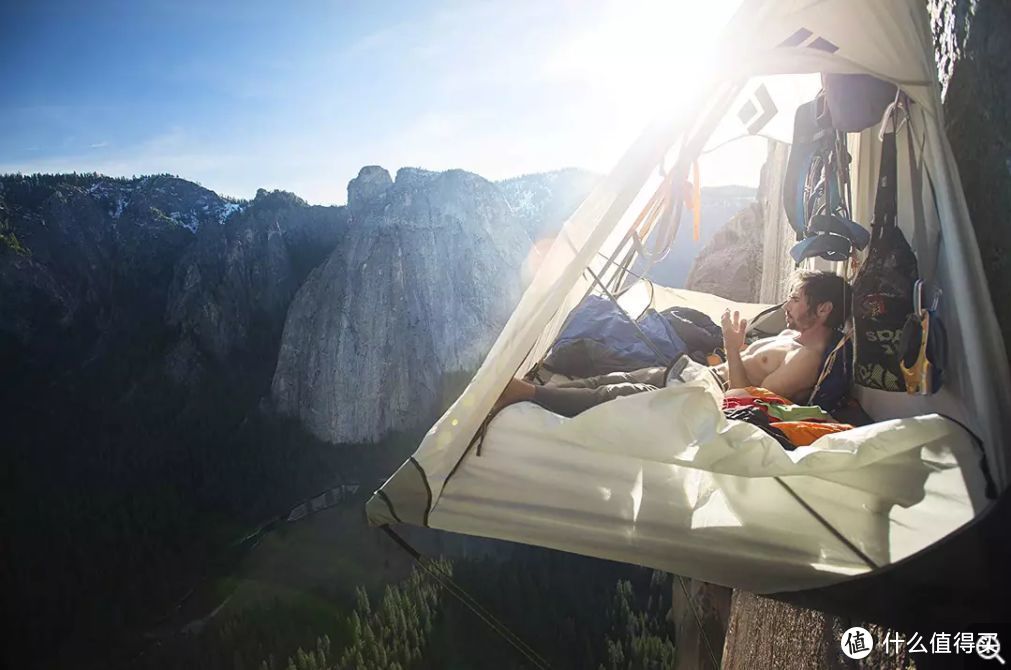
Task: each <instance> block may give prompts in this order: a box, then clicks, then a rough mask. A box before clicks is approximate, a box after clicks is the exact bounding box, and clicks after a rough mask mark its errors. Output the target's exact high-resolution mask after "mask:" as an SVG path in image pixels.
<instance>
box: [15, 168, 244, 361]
mask: <svg viewBox="0 0 1011 670" xmlns="http://www.w3.org/2000/svg"><path fill="white" fill-rule="evenodd" d="M0 200H2V201H3V207H2V213H0V216H2V217H3V219H4V221H3V224H2V225H0V228H3V229H6V230H7V233H6V235H5V237H4V239H5V240H6V243H5V244H3V245H2V246H0V294H2V295H3V296H4V299H3V300H2V301H0V340H3V343H4V344H5V345H7V346H11V347H16V348H17V349H18V351H19V352H20V355H19V356H18V358H20V359H21V361H22V362H23V361H25V360H38V361H48V362H50V363H55V362H59V364H60V365H61V367H64V368H65V367H66V366H67V365H70V366H75V367H76V366H77V365H80V364H81V363H82V362H83V361H88V360H95V359H97V358H100V357H101V356H102V355H105V354H109V353H111V351H112V350H113V348H114V346H113V345H112V342H113V341H114V340H116V339H117V338H119V337H120V336H122V335H124V334H126V333H136V332H138V331H139V330H143V329H145V328H147V327H153V326H154V325H158V326H160V325H161V313H160V312H161V310H162V309H163V306H164V304H165V299H166V295H167V291H168V285H169V283H170V279H171V277H172V271H173V267H174V265H175V263H176V262H177V261H178V259H179V258H180V256H181V255H182V254H183V252H184V250H185V249H186V248H187V247H188V245H189V244H190V243H192V241H193V239H194V235H195V231H197V230H199V229H201V228H202V227H215V226H217V225H218V223H219V221H220V218H221V216H222V214H223V213H224V212H226V211H227V210H228V208H229V207H230V206H231V204H230V203H229V202H227V201H226V200H224V199H222V198H220V197H218V196H217V195H216V194H215V193H213V192H211V191H208V190H207V189H205V188H202V187H200V186H198V185H197V184H193V183H191V182H187V181H184V180H181V179H178V178H175V177H171V176H167V175H159V176H153V177H143V178H140V179H129V180H127V179H111V178H108V177H101V176H98V175H54V176H44V175H33V176H24V177H23V176H20V175H11V176H7V177H3V178H0Z"/></svg>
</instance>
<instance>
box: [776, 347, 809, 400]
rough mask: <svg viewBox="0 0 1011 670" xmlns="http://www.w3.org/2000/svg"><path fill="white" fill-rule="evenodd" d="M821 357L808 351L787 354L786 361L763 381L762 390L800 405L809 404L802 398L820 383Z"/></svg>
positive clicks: (802, 350)
mask: <svg viewBox="0 0 1011 670" xmlns="http://www.w3.org/2000/svg"><path fill="white" fill-rule="evenodd" d="M820 369H821V355H820V354H817V353H815V352H812V351H808V350H807V349H801V350H800V351H797V352H794V353H793V354H787V357H786V360H785V361H783V364H782V365H780V366H779V367H778V368H776V369H775V370H773V371H772V372H771V373H770V374H769V375H768V376H767V377H766V378H765V379H763V380H762V388H764V389H767V390H769V391H772V392H773V393H775V394H776V395H781V396H783V397H784V398H789V399H790V400H793V401H794V402H796V403H798V404H804V403H806V402H807V398H802V397H800V396H801V394H802V393H803V392H804V391H807V390H808V389H810V388H812V387H813V386H814V385H815V383H816V382H817V381H818V371H819V370H820Z"/></svg>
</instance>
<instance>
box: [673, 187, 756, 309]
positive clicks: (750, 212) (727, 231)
mask: <svg viewBox="0 0 1011 670" xmlns="http://www.w3.org/2000/svg"><path fill="white" fill-rule="evenodd" d="M761 279H762V211H761V208H760V207H759V205H758V203H756V202H752V203H751V204H749V205H748V206H747V207H746V208H745V209H743V210H741V211H740V212H738V213H737V214H735V215H734V216H733V217H731V219H730V220H729V221H728V222H727V223H725V224H724V225H723V226H722V227H720V229H719V230H717V231H716V233H715V234H714V235H713V237H712V238H711V239H710V240H709V242H708V243H707V244H706V245H705V246H704V247H703V248H702V250H701V251H700V252H699V255H698V256H697V257H696V259H695V262H694V263H693V264H692V267H691V270H690V271H689V273H688V278H687V279H686V280H685V288H688V289H691V290H693V291H703V292H705V293H713V294H715V295H719V296H722V297H724V298H728V299H730V300H737V301H740V302H754V301H756V300H757V298H758V289H759V286H760V284H761Z"/></svg>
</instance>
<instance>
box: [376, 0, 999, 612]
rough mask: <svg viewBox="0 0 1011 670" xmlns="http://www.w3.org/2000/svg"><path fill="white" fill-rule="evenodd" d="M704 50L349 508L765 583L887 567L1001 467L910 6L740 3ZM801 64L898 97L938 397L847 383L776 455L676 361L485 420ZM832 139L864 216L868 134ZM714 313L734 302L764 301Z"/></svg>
mask: <svg viewBox="0 0 1011 670" xmlns="http://www.w3.org/2000/svg"><path fill="white" fill-rule="evenodd" d="M722 44H723V45H724V46H723V48H722V49H720V50H719V52H720V53H722V54H724V55H725V61H726V62H725V64H724V65H723V67H722V70H721V71H722V72H723V73H724V74H723V76H721V77H717V78H715V79H714V80H713V81H711V82H710V84H709V85H708V87H707V88H706V89H705V90H701V91H699V92H698V97H697V98H696V99H695V101H694V102H693V103H692V104H687V105H684V106H683V107H682V108H681V109H680V110H679V111H674V112H671V113H666V114H661V115H660V117H659V118H658V120H657V121H656V122H655V123H654V124H652V125H651V126H650V127H649V128H648V129H647V130H646V132H644V134H643V135H642V136H641V137H640V138H639V139H638V140H637V141H636V142H635V143H634V144H633V145H632V147H631V148H630V149H629V150H628V151H627V152H626V154H625V155H624V156H623V157H622V159H621V160H620V161H619V163H618V164H617V166H616V167H615V169H614V170H613V171H612V173H611V174H610V175H609V176H608V177H607V178H606V179H605V180H603V181H602V183H601V184H600V185H599V186H598V187H597V188H596V189H595V190H594V191H593V192H592V193H591V194H590V195H589V197H587V199H586V200H585V201H584V202H583V204H582V205H581V206H580V207H579V209H578V210H577V211H576V212H575V213H574V214H573V215H572V217H571V218H570V219H569V220H568V221H567V222H566V224H565V226H564V227H563V228H562V230H561V232H560V233H559V235H558V236H557V238H556V239H555V241H554V243H553V245H552V246H551V248H550V250H549V251H548V252H547V254H546V256H545V257H544V259H543V261H542V263H541V265H540V268H539V270H538V272H537V274H536V275H535V277H534V278H533V280H532V282H531V283H530V285H529V287H528V288H527V290H526V292H525V293H524V295H523V297H522V299H521V300H520V302H519V304H518V305H517V307H516V309H515V311H514V312H513V314H512V316H511V318H510V319H509V321H508V322H507V324H506V325H505V327H504V328H503V330H502V332H501V334H500V335H499V337H498V339H497V340H496V341H495V343H494V345H493V346H492V348H491V350H490V352H489V353H488V356H487V357H486V359H485V360H484V362H483V364H482V365H481V367H480V369H479V370H478V371H477V373H476V374H475V376H474V378H473V380H472V381H471V382H470V384H469V385H468V386H467V388H466V389H465V390H464V392H463V394H462V395H461V396H460V397H459V399H458V400H457V401H456V402H455V403H454V404H453V405H452V406H451V407H450V409H449V410H448V411H447V412H446V413H445V415H444V416H443V417H442V418H441V419H439V421H438V422H437V423H436V424H435V426H433V427H432V429H431V430H430V431H429V432H428V433H427V435H426V436H425V437H424V440H423V441H422V443H421V445H420V446H419V447H418V449H417V451H416V452H415V454H414V455H413V456H412V457H411V458H410V459H409V460H408V461H407V462H405V463H404V464H403V465H402V466H401V467H400V468H399V469H398V470H397V471H396V472H395V473H394V474H393V475H392V476H391V477H390V479H389V480H388V481H387V482H386V483H385V484H384V485H383V486H382V487H381V488H380V489H379V490H378V491H377V492H376V493H375V495H374V496H373V497H372V499H371V500H370V501H369V503H368V506H367V513H368V517H369V520H370V522H371V523H373V524H375V525H385V524H395V523H407V524H413V525H419V526H427V527H431V528H438V529H442V530H447V531H453V532H459V533H466V534H471V535H478V536H484V537H492V538H499V539H504V540H511V541H515V542H521V543H527V544H534V545H540V546H545V547H551V548H555V549H560V550H564V551H570V552H575V553H579V554H585V555H590V556H596V557H600V558H606V559H610V560H617V561H622V562H628V563H634V564H640V565H646V566H651V567H654V568H657V569H662V570H666V571H669V572H672V573H675V574H679V575H684V576H689V577H694V578H699V579H702V580H705V581H709V582H713V583H717V584H722V585H726V586H732V587H735V588H743V589H747V590H750V591H753V592H757V593H765V594H784V593H789V592H794V593H808V592H811V590H812V589H816V590H824V589H831V588H832V587H833V585H840V584H843V583H852V580H854V579H857V578H867V577H875V576H877V575H881V574H884V573H891V572H894V570H895V569H896V568H897V567H902V566H903V565H906V564H908V563H909V562H910V561H911V560H912V559H914V558H917V557H919V556H922V555H923V554H924V552H925V550H927V549H928V548H930V547H932V546H936V545H937V543H939V542H942V541H945V539H946V538H949V539H950V538H951V537H955V536H958V535H959V534H960V533H959V531H960V530H964V529H966V528H969V527H971V526H972V525H973V524H974V522H975V521H977V520H979V519H980V518H982V517H983V516H985V515H986V514H987V512H988V511H989V510H990V509H991V508H992V507H993V506H994V504H995V500H996V499H997V497H998V496H999V495H1000V494H1001V493H1002V492H1003V491H1004V490H1005V489H1006V488H1007V485H1008V481H1009V477H1011V471H1009V468H1011V464H1009V461H1008V454H1007V448H1008V441H1007V439H1006V438H1005V435H1007V434H1008V430H1009V428H1011V426H1009V417H1008V415H1007V411H1006V410H1007V408H1008V407H1011V392H1009V385H1008V371H1007V358H1006V354H1005V351H1004V348H1003V346H1002V341H1001V339H1000V337H999V332H998V327H997V322H996V318H995V316H994V313H993V310H992V308H991V305H990V296H989V292H988V289H987V284H986V279H985V276H984V274H983V270H982V266H981V261H980V255H979V252H978V249H977V246H976V241H975V237H974V234H973V231H972V227H971V224H970V222H969V218H968V213H967V209H966V204H965V200H964V196H963V194H962V191H961V188H960V185H959V178H958V172H957V169H956V167H955V163H954V160H953V157H952V153H951V149H950V147H949V145H948V141H947V139H946V137H945V134H944V131H943V128H944V124H943V114H942V107H941V101H940V94H939V87H938V84H937V77H936V69H935V67H936V66H935V63H934V57H933V50H932V38H931V35H930V32H929V27H928V20H927V14H926V9H925V6H924V4H923V2H922V0H891V1H889V2H880V0H821V1H814V2H812V1H811V0H744V2H743V3H742V5H741V7H740V8H739V10H738V11H737V13H736V14H735V15H734V17H733V18H732V19H731V21H730V23H729V24H728V26H727V28H726V29H725V31H724V35H723V38H722ZM818 73H841V74H847V73H849V74H868V75H872V76H873V77H876V78H878V79H881V80H884V81H887V82H891V83H893V84H895V85H897V86H898V87H899V88H900V90H901V91H902V92H904V93H905V94H906V95H907V96H908V98H909V99H910V100H911V104H910V105H909V115H908V122H907V123H905V124H903V126H902V127H901V129H899V130H898V131H897V132H896V139H897V143H898V151H897V156H898V191H899V197H898V210H899V212H898V220H899V221H900V227H901V229H902V232H903V233H904V235H905V237H906V238H907V239H908V240H910V243H911V245H912V247H913V249H914V250H915V252H916V255H917V259H918V261H919V265H920V269H921V273H923V274H926V275H929V277H930V278H932V279H933V280H934V281H935V282H936V283H937V284H938V285H939V286H940V287H941V288H942V290H943V292H944V300H943V302H942V304H941V313H942V315H943V318H944V320H945V322H946V325H947V329H948V334H949V348H950V351H951V352H952V353H951V355H950V361H949V368H948V370H947V371H946V374H947V380H946V383H945V386H944V387H943V389H942V390H941V391H940V392H938V393H936V394H934V395H929V396H910V395H907V394H905V393H888V392H884V391H872V390H870V389H863V388H858V389H856V392H855V395H856V397H857V398H858V399H859V401H860V402H861V404H862V406H863V408H864V409H865V410H866V411H867V412H868V414H870V416H871V417H872V418H873V419H874V420H875V423H872V424H870V425H867V426H861V427H858V428H855V429H853V430H849V431H846V432H843V433H837V434H835V435H829V436H825V437H822V438H821V439H820V440H818V441H817V442H815V443H814V444H813V445H811V446H810V447H802V448H798V449H797V450H795V451H791V452H787V451H784V450H783V449H782V448H781V447H780V446H779V444H778V443H777V442H776V441H775V440H774V439H772V438H771V437H770V436H768V435H767V434H766V433H764V432H762V431H761V430H760V429H758V428H757V427H755V426H752V425H751V424H747V423H743V422H737V421H731V420H727V419H726V418H724V416H723V414H722V412H721V411H720V400H721V398H722V392H721V391H720V389H719V388H718V387H716V385H714V384H713V383H712V382H711V380H710V377H709V375H706V374H701V373H699V371H698V369H696V368H693V367H689V369H688V370H687V371H686V372H685V375H684V378H685V383H683V384H677V385H672V386H669V387H667V388H665V389H661V390H659V391H655V392H651V393H646V394H640V395H636V396H630V397H626V398H621V399H619V400H616V401H612V402H609V403H605V404H603V405H599V406H597V407H594V408H592V409H590V410H588V411H586V412H584V413H582V414H580V415H578V416H576V417H574V418H571V419H568V418H563V417H560V416H557V415H555V414H552V413H550V412H548V411H547V410H545V409H542V408H540V407H538V406H535V405H533V404H531V403H521V404H519V405H515V406H511V407H509V408H507V409H506V410H504V411H503V412H501V413H500V414H499V415H498V416H496V417H495V418H494V420H493V421H491V423H490V425H488V426H487V431H482V428H483V424H484V422H485V419H486V417H487V416H488V414H489V411H490V410H491V408H492V406H493V404H494V403H495V400H496V399H497V397H498V395H499V394H500V393H501V391H502V389H503V388H504V387H505V386H506V383H507V382H508V380H509V379H510V378H512V377H514V376H517V377H519V376H523V375H524V374H526V373H527V372H528V371H529V370H530V369H531V368H533V367H534V366H535V364H537V363H538V361H540V360H541V359H542V358H543V357H544V355H545V353H546V352H547V351H548V349H549V348H550V346H551V344H552V343H553V342H554V340H555V338H556V336H557V335H558V333H559V332H560V330H561V328H562V326H563V324H564V323H565V321H566V318H567V317H568V315H569V313H570V312H571V310H572V309H573V308H574V307H575V306H576V305H577V304H578V303H579V302H580V300H582V298H583V297H584V296H585V295H587V293H588V292H589V291H590V290H591V289H594V288H595V287H597V286H599V285H610V286H615V287H616V286H617V284H618V283H620V281H619V280H616V279H615V277H618V276H619V275H621V273H622V272H623V269H622V268H623V267H629V265H628V264H627V263H625V262H624V261H622V262H618V261H619V260H621V259H626V258H627V256H628V253H629V251H628V250H630V249H631V250H633V251H634V250H636V249H640V250H641V245H638V244H637V241H636V240H634V239H633V238H632V236H631V235H630V233H629V231H630V230H631V229H633V228H634V226H636V225H638V223H639V222H640V220H641V217H640V216H639V214H640V212H642V211H643V209H644V207H646V206H647V205H648V204H649V203H650V202H651V200H650V199H651V198H652V197H654V196H655V194H656V193H657V192H658V189H659V188H660V187H661V186H662V185H663V184H671V183H673V184H681V183H684V181H685V179H686V178H687V177H688V176H689V174H690V166H691V163H692V162H693V161H694V160H695V159H696V158H697V157H698V156H699V154H700V153H701V152H702V151H703V150H705V148H706V147H711V146H714V145H716V144H718V143H719V142H720V141H722V138H725V137H731V136H733V135H734V133H739V132H742V131H743V132H747V133H751V134H765V135H768V136H770V137H777V138H779V139H784V138H788V137H789V129H790V128H792V125H793V123H792V121H793V113H794V111H795V109H796V104H795V102H796V101H794V102H790V99H791V98H790V91H794V92H796V91H797V90H801V89H804V86H800V88H799V89H798V88H797V87H796V86H795V87H793V88H790V87H785V88H784V87H783V86H782V85H781V82H782V80H783V79H782V77H783V75H808V79H809V78H810V75H812V74H813V75H815V76H817V74H818ZM795 81H801V82H803V81H804V80H803V79H795ZM777 99H778V100H779V103H778V104H776V100H777ZM799 99H801V100H802V98H799ZM728 110H730V111H728ZM850 153H851V155H852V164H851V170H850V172H851V175H852V178H851V182H852V185H853V202H854V211H853V217H854V219H855V220H857V221H859V222H860V223H861V224H862V225H864V226H866V225H868V223H869V222H870V219H871V215H870V212H871V208H872V207H873V203H874V195H875V185H876V181H877V170H878V156H879V155H880V153H881V143H880V141H879V140H878V128H870V129H867V130H864V131H862V132H860V133H859V134H851V144H850ZM672 159H673V160H672ZM664 165H668V166H670V167H669V168H668V170H669V174H668V178H667V180H666V181H665V180H664V177H663V174H662V173H661V172H658V168H660V167H662V166H664ZM644 239H645V238H644ZM634 255H635V254H634V253H632V256H633V257H634ZM634 293H635V292H634V291H630V292H628V293H627V294H626V295H633V294H634ZM657 294H658V295H660V296H661V297H662V299H663V300H664V301H666V303H667V304H680V305H684V306H688V307H695V308H697V309H700V310H701V311H703V312H706V313H708V314H710V315H711V316H718V315H719V314H720V313H721V312H722V311H723V309H724V308H725V307H726V306H727V301H725V300H723V299H721V298H718V297H715V296H710V295H706V294H701V293H695V292H691V291H675V290H660V289H658V290H657ZM653 298H654V302H655V301H656V299H657V296H656V295H654V296H653ZM623 299H626V298H623ZM734 307H735V308H737V309H739V310H740V311H741V312H742V314H743V315H744V316H754V315H757V314H759V313H761V312H763V311H765V309H766V308H767V307H768V306H767V305H734ZM479 432H481V433H482V435H481V439H476V436H477V435H478V433H479Z"/></svg>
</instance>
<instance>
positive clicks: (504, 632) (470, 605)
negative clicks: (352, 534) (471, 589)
mask: <svg viewBox="0 0 1011 670" xmlns="http://www.w3.org/2000/svg"><path fill="white" fill-rule="evenodd" d="M381 528H382V530H383V531H384V532H385V533H386V534H387V535H389V536H390V539H392V540H393V541H394V542H395V543H396V544H397V546H399V547H400V548H401V549H403V550H404V551H405V552H407V554H408V555H409V556H411V558H413V559H414V560H415V562H417V564H418V565H419V566H420V567H421V569H422V570H424V571H425V572H426V573H428V575H429V576H431V577H432V578H433V579H434V580H435V581H437V582H439V584H441V585H442V586H443V587H444V588H445V589H446V590H447V591H449V592H450V594H452V595H453V596H454V597H455V598H456V599H457V600H459V601H460V602H461V603H463V605H464V606H465V607H466V608H467V609H469V610H470V611H471V612H473V613H474V614H475V615H476V616H477V617H478V618H479V619H481V621H483V622H484V623H485V624H487V625H488V627H489V628H491V629H492V630H493V631H495V632H496V633H498V634H499V635H500V636H501V637H502V639H503V640H505V641H506V642H508V643H509V644H510V645H512V646H513V648H515V649H516V651H518V652H519V653H520V654H522V655H523V657H524V658H526V659H527V660H528V661H530V663H531V664H533V666H534V667H535V668H538V669H539V670H550V668H551V666H550V665H549V664H548V662H547V660H545V658H544V657H543V656H541V655H540V654H538V653H537V652H536V651H534V650H533V648H531V647H530V645H528V644H527V643H526V642H524V641H523V640H522V639H520V637H519V636H518V635H516V634H515V633H513V632H512V631H511V630H509V628H508V627H507V626H506V625H505V624H504V623H502V622H501V621H499V620H498V619H497V618H495V616H494V615H493V614H492V613H491V612H489V611H488V610H486V609H485V608H484V607H482V606H481V605H480V603H478V602H477V601H476V600H475V599H474V598H473V597H472V596H471V595H470V594H469V593H467V591H466V590H464V588H463V587H462V586H460V585H459V584H457V583H456V582H455V581H453V577H452V576H451V575H449V574H448V573H447V572H445V571H444V570H442V569H441V568H439V567H437V566H436V565H435V564H433V562H432V561H429V560H428V559H426V558H425V557H424V556H422V555H421V553H420V552H419V551H418V550H417V549H415V548H414V547H412V546H411V545H410V544H409V543H408V542H407V540H405V539H404V538H402V537H400V536H399V535H397V533H396V532H394V530H393V529H392V528H390V527H389V526H381Z"/></svg>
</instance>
